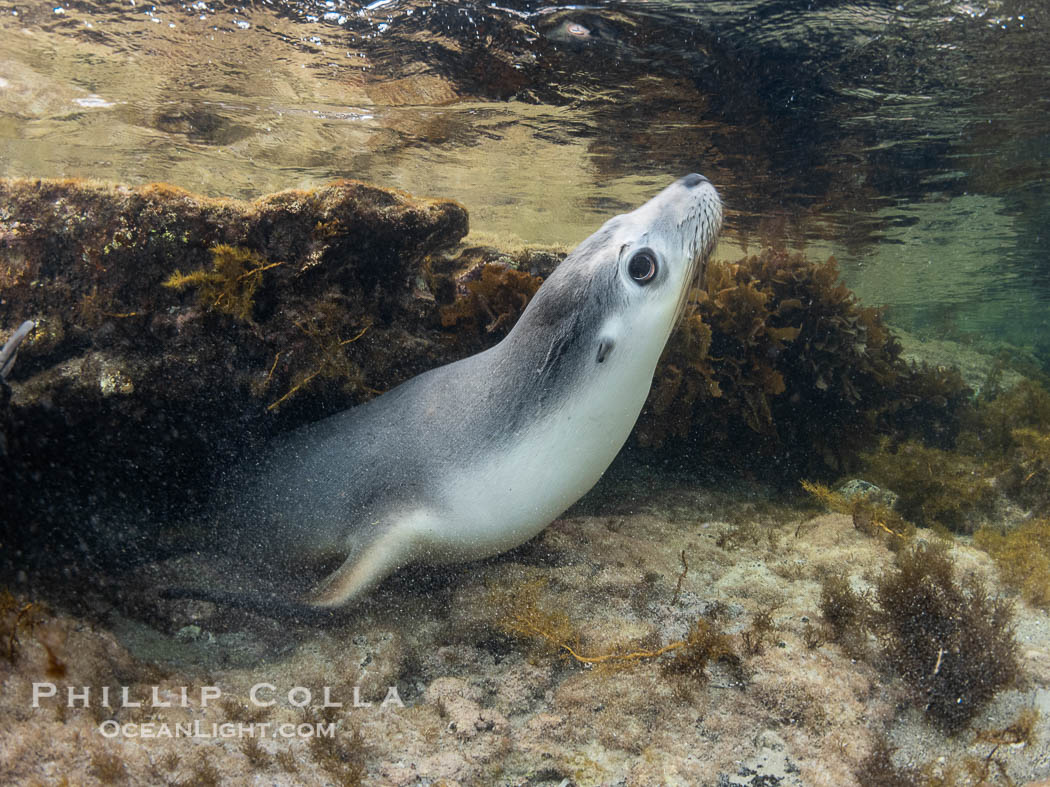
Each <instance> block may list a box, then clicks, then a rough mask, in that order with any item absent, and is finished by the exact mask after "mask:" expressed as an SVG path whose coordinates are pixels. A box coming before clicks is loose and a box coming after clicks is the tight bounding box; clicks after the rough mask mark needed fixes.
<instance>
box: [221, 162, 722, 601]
mask: <svg viewBox="0 0 1050 787" xmlns="http://www.w3.org/2000/svg"><path fill="white" fill-rule="evenodd" d="M720 226H721V203H720V201H719V199H718V194H717V192H716V191H715V189H714V187H712V186H711V184H710V183H709V182H708V181H707V180H706V179H705V178H703V177H701V176H700V175H688V176H686V177H684V178H681V179H679V180H677V181H675V183H673V184H671V185H670V186H668V187H667V188H666V189H664V190H663V191H661V192H660V193H659V194H658V195H657V196H656V197H654V198H653V199H652V200H650V201H649V202H647V203H646V204H645V205H642V206H641V207H640V208H638V209H637V210H635V211H633V212H631V213H628V214H625V215H623V216H617V217H615V218H613V219H610V220H609V221H608V222H606V223H605V225H604V226H603V227H602V228H601V229H600V230H599V231H598V232H596V233H595V234H594V235H592V236H591V237H590V238H588V239H587V240H586V241H584V242H583V243H582V244H580V246H579V247H577V249H576V250H575V251H573V253H572V254H570V255H569V256H568V257H566V259H565V260H564V261H563V262H562V263H561V264H560V265H559V266H558V268H557V269H556V270H555V271H554V272H553V273H552V274H551V276H550V277H549V278H548V279H547V281H546V282H544V284H543V285H542V286H541V287H540V289H539V290H538V291H537V293H536V295H535V296H534V297H533V299H532V301H531V302H530V303H529V305H528V307H527V308H526V310H525V312H524V313H523V314H522V316H521V318H520V319H519V321H518V323H517V324H516V325H515V326H514V328H513V329H512V330H511V332H510V333H509V334H508V335H507V337H506V338H505V339H504V340H503V341H502V342H500V343H499V344H498V345H496V346H495V347H493V348H491V349H489V350H486V351H485V352H482V353H479V354H477V355H474V356H471V357H469V358H464V359H463V360H461V361H457V362H455V363H452V364H448V365H447V366H443V367H439V368H437V369H432V370H431V371H429V372H426V373H424V374H422V375H419V376H418V377H415V378H413V379H411V380H409V381H408V382H406V383H404V384H403V385H401V386H399V387H397V388H395V389H393V390H391V391H389V392H387V393H386V394H384V395H382V396H380V397H378V398H376V399H374V400H373V401H371V402H369V403H367V404H365V405H362V406H361V407H357V408H354V409H352V410H348V411H345V412H343V413H339V414H337V415H334V416H332V417H330V418H327V419H325V420H323V421H320V422H318V423H317V424H313V425H310V426H307V427H304V428H303V429H300V430H297V431H295V432H293V433H291V434H290V435H289V436H287V437H285V438H283V439H282V440H279V441H277V442H276V443H275V444H274V446H273V447H272V448H271V449H270V450H269V451H268V454H267V456H266V457H265V458H264V459H263V460H261V462H260V463H259V465H258V466H257V467H255V468H251V469H250V475H251V477H252V480H251V482H250V483H248V484H247V486H245V487H244V489H243V490H242V492H241V493H240V496H239V499H238V507H239V509H240V511H241V514H242V515H243V516H244V517H245V518H246V520H247V524H248V525H249V526H250V527H251V528H253V530H252V532H253V533H254V534H255V536H257V537H253V538H252V539H250V541H252V542H258V544H259V545H260V546H261V547H262V548H263V549H267V550H273V549H280V550H282V551H286V552H291V553H293V554H302V555H306V554H318V555H328V556H332V555H336V556H339V557H340V558H342V557H343V556H345V560H343V563H342V565H341V566H340V567H339V568H338V569H337V570H336V571H335V572H334V573H332V574H331V575H330V576H329V577H328V578H327V579H325V580H324V582H322V583H321V585H320V586H319V587H318V588H317V589H316V590H315V591H314V592H313V593H312V595H311V597H310V599H309V600H310V602H311V603H313V604H317V605H320V606H337V605H340V604H343V603H345V602H347V601H349V600H351V599H352V598H354V597H355V596H358V595H360V594H361V593H363V592H365V591H366V590H367V589H368V588H370V587H372V586H373V585H374V584H376V583H377V582H379V581H380V580H382V579H383V578H384V577H386V576H387V575H389V574H390V573H392V572H393V571H395V570H397V568H399V567H401V566H404V565H406V564H407V563H410V562H414V561H421V562H429V563H439V562H448V561H458V560H468V559H474V558H479V557H484V556H487V555H492V554H495V553H498V552H502V551H504V550H506V549H510V548H512V547H514V546H517V545H518V544H521V543H523V542H524V541H527V540H528V539H529V538H532V537H533V536H534V535H536V534H537V533H538V532H540V531H541V530H542V529H543V528H544V527H546V525H547V524H548V523H549V522H550V521H551V520H552V519H554V518H555V517H557V516H558V515H559V514H560V513H561V512H563V511H564V510H565V509H566V508H568V507H569V506H570V505H571V504H572V503H573V502H575V501H576V500H577V499H579V498H580V497H581V496H582V495H583V494H584V493H585V492H587V490H589V489H590V488H591V487H592V486H593V485H594V483H595V482H596V481H597V480H598V479H599V478H600V477H601V475H602V473H603V472H604V471H605V470H606V468H607V467H608V466H609V464H610V462H612V460H613V458H614V457H615V456H616V454H617V452H618V451H619V450H620V448H621V447H622V446H623V443H624V442H625V441H626V439H627V437H628V435H629V434H630V431H631V429H632V428H633V426H634V423H635V421H636V420H637V418H638V414H639V413H640V412H641V409H642V406H643V405H644V403H645V399H646V396H647V394H648V391H649V386H650V384H651V382H652V377H653V372H654V371H655V368H656V363H657V361H658V360H659V357H660V354H661V353H662V351H663V348H664V345H665V344H666V342H667V338H668V336H669V335H670V332H671V330H672V328H673V327H674V325H675V323H676V321H677V318H678V317H679V316H680V314H681V311H682V309H683V307H684V304H685V302H686V299H687V297H688V294H689V290H690V288H691V287H692V286H693V284H694V283H695V282H696V281H698V279H699V278H700V277H701V276H702V274H703V269H704V266H705V264H706V258H707V255H708V254H709V253H710V251H711V249H712V247H713V245H714V241H715V239H716V237H717V233H718V230H719V228H720Z"/></svg>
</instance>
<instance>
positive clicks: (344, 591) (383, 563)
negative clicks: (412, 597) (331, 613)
mask: <svg viewBox="0 0 1050 787" xmlns="http://www.w3.org/2000/svg"><path fill="white" fill-rule="evenodd" d="M409 553H410V550H409V549H408V548H407V545H406V540H405V538H404V537H403V536H402V535H400V534H399V533H397V532H396V531H395V530H394V529H392V528H391V529H387V530H386V532H385V533H383V534H382V535H380V536H379V537H377V538H375V539H373V540H372V541H371V542H369V543H368V544H366V545H365V546H364V547H362V548H360V549H355V550H354V551H353V552H352V553H351V554H350V556H349V557H348V558H347V559H346V560H344V561H343V563H342V565H341V566H339V568H337V569H336V570H335V571H333V572H332V573H331V574H329V575H328V576H327V577H325V578H324V579H323V580H322V581H321V582H320V584H318V585H317V587H315V588H314V589H313V590H312V591H310V593H308V594H307V595H306V596H305V597H304V598H303V599H302V602H303V603H304V604H308V605H310V606H312V607H319V608H326V609H332V608H334V607H340V606H342V605H344V604H346V603H347V602H349V601H351V600H352V599H354V598H356V597H357V596H360V595H361V594H362V593H365V592H366V591H368V590H371V589H372V588H373V587H375V586H376V585H378V584H379V583H380V582H382V581H383V580H384V579H386V578H387V577H388V576H390V575H391V574H392V573H394V572H395V571H397V569H399V568H401V567H402V566H404V565H405V564H407V563H408V562H410V560H409V557H408V556H409Z"/></svg>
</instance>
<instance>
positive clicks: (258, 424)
mask: <svg viewBox="0 0 1050 787" xmlns="http://www.w3.org/2000/svg"><path fill="white" fill-rule="evenodd" d="M0 204H3V206H4V207H3V209H2V213H0V325H2V326H3V330H4V335H5V337H6V335H7V334H8V333H9V332H10V330H13V329H14V328H17V327H18V325H19V324H20V323H21V322H22V321H23V320H27V319H32V320H34V321H35V323H36V327H35V330H34V331H32V333H31V334H30V335H29V336H28V337H27V338H26V339H25V341H24V342H23V343H22V347H21V352H20V356H19V359H18V362H17V364H14V365H13V366H12V368H11V370H10V372H9V373H8V376H7V384H8V385H9V386H10V391H9V393H10V396H9V397H5V405H4V411H3V413H2V416H3V417H2V418H0V424H2V425H3V429H4V433H3V435H2V437H3V443H2V444H3V445H4V447H5V451H4V454H3V456H2V457H0V463H2V472H3V474H4V476H5V481H6V483H4V484H3V492H2V493H0V495H2V496H3V500H2V501H0V506H2V507H3V508H4V510H5V511H8V512H12V513H13V516H9V517H5V521H4V531H5V532H4V535H3V538H4V541H5V542H7V543H12V542H17V541H19V540H21V539H23V538H24V537H25V536H26V534H28V533H38V534H46V536H45V537H46V538H48V539H51V542H50V546H51V549H50V550H49V551H50V553H51V556H50V558H49V560H54V559H55V553H56V552H59V551H61V550H62V549H64V548H66V547H69V546H70V544H82V543H84V542H85V541H86V542H87V543H88V544H89V545H90V544H92V542H93V541H94V540H95V536H98V535H100V534H105V533H108V534H110V535H113V537H114V538H115V539H116V540H118V541H119V542H120V543H121V545H122V550H123V549H130V552H126V553H125V555H126V556H128V557H134V554H133V553H134V551H135V545H136V544H137V543H139V542H140V541H141V540H142V539H147V538H148V537H149V534H150V528H151V523H153V522H155V521H156V520H157V519H158V518H161V517H164V516H165V515H170V514H171V513H172V512H173V511H180V512H185V511H192V510H193V509H194V507H195V506H196V504H197V503H198V502H199V498H200V496H201V495H206V494H207V491H208V489H209V487H210V485H211V484H212V483H214V482H215V480H217V470H218V468H221V466H222V464H223V463H224V462H225V461H226V460H227V459H228V458H229V456H230V455H232V454H233V453H235V452H237V451H240V450H244V446H245V445H246V444H248V443H250V442H251V441H252V440H254V439H259V438H263V437H265V436H266V435H268V434H270V433H272V432H273V430H275V429H280V428H282V427H286V426H287V425H289V424H292V423H295V422H296V421H299V420H302V419H305V418H313V417H317V416H318V415H320V414H322V413H324V412H327V411H330V410H332V409H337V408H341V407H346V406H349V405H351V404H354V403H356V402H360V401H362V400H363V399H366V398H369V397H371V396H372V395H374V393H375V392H376V391H377V390H378V389H381V388H386V387H389V386H391V385H394V384H396V383H397V382H399V381H401V380H403V379H405V378H407V377H410V376H412V375H414V374H416V373H418V372H420V371H422V370H424V369H425V368H428V367H430V366H433V365H435V364H438V363H441V362H444V361H448V360H451V359H452V357H454V355H455V354H456V348H455V346H454V341H451V340H449V339H448V338H447V337H445V336H443V335H438V334H439V333H440V328H441V321H440V316H439V314H438V306H437V304H436V303H435V301H434V298H433V296H432V295H431V294H430V292H429V291H428V289H427V285H426V283H425V280H424V278H423V277H422V276H421V271H423V270H425V261H426V259H427V256H428V255H429V254H431V253H433V252H435V251H437V250H439V249H442V248H445V247H448V246H450V245H452V244H454V243H455V242H457V241H458V240H459V239H460V238H461V237H462V236H463V235H465V234H466V232H467V213H466V211H465V210H464V209H463V207H462V206H460V205H458V204H456V203H453V202H449V201H440V200H420V199H414V198H412V197H410V196H409V195H407V194H403V193H400V192H395V191H389V190H385V189H381V188H376V187H373V186H369V185H366V184H363V183H357V182H353V181H344V182H338V183H333V184H331V185H329V186H325V187H323V188H320V189H316V190H313V191H286V192H281V193H278V194H272V195H269V196H266V197H263V198H262V199H259V200H257V201H255V202H253V203H244V202H238V201H233V200H213V199H206V198H202V197H198V196H195V195H192V194H189V193H187V192H184V191H182V190H180V189H177V188H174V187H171V186H167V185H164V184H153V185H149V186H145V187H142V188H125V187H120V186H111V185H103V184H96V183H88V182H81V181H47V180H6V181H0ZM9 329H10V330H9ZM7 398H9V401H7ZM93 519H94V520H96V524H97V520H99V519H105V520H107V521H108V523H109V526H107V527H105V528H102V527H93V526H92V520H93ZM114 521H116V522H118V523H124V524H125V525H126V526H127V527H126V528H120V527H117V528H115V529H114V528H113V527H112V524H113V522H114ZM70 523H76V525H75V527H76V528H80V532H76V533H72V532H70V531H71V526H70ZM133 523H134V524H133ZM9 559H10V558H9Z"/></svg>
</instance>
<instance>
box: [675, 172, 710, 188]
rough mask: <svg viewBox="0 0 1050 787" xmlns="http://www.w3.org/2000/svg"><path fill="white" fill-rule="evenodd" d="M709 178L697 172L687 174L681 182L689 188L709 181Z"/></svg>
mask: <svg viewBox="0 0 1050 787" xmlns="http://www.w3.org/2000/svg"><path fill="white" fill-rule="evenodd" d="M707 182H708V180H707V178H705V177H704V176H703V175H697V174H696V173H695V172H694V173H693V174H692V175H686V176H685V177H684V178H682V180H681V183H682V185H683V186H685V187H686V188H687V189H691V188H694V187H696V186H699V185H700V184H701V183H707Z"/></svg>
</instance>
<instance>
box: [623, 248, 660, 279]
mask: <svg viewBox="0 0 1050 787" xmlns="http://www.w3.org/2000/svg"><path fill="white" fill-rule="evenodd" d="M627 274H628V275H629V276H630V277H631V278H632V279H634V280H635V281H636V282H638V283H639V284H648V283H649V282H651V281H652V280H653V277H654V276H656V255H655V254H653V253H652V252H651V251H649V249H642V250H641V251H636V252H635V253H634V256H633V257H631V259H630V260H629V261H628V262H627Z"/></svg>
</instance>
